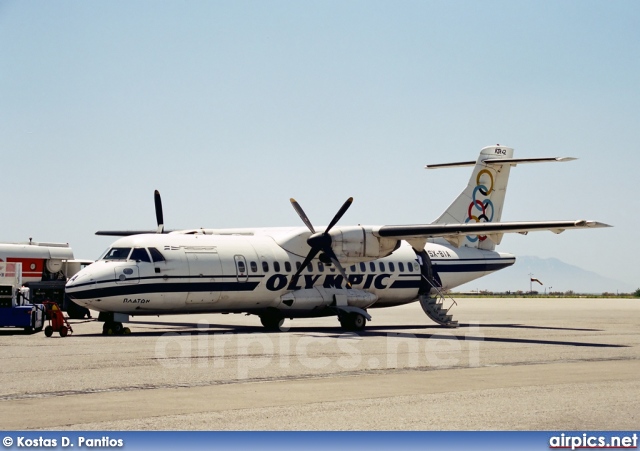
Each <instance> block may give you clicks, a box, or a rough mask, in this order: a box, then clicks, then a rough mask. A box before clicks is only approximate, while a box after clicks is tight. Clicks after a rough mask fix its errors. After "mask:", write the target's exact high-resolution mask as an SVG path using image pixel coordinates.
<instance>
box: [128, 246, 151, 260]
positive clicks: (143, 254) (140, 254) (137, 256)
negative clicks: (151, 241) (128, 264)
mask: <svg viewBox="0 0 640 451" xmlns="http://www.w3.org/2000/svg"><path fill="white" fill-rule="evenodd" d="M129 259H130V260H135V261H137V262H148V263H151V259H150V258H149V254H147V250H146V249H143V248H141V247H136V248H134V249H133V252H131V257H129Z"/></svg>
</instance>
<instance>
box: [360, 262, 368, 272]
mask: <svg viewBox="0 0 640 451" xmlns="http://www.w3.org/2000/svg"><path fill="white" fill-rule="evenodd" d="M366 270H367V265H365V264H364V263H362V262H361V263H360V271H361V272H365V271H366Z"/></svg>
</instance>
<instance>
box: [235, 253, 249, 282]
mask: <svg viewBox="0 0 640 451" xmlns="http://www.w3.org/2000/svg"><path fill="white" fill-rule="evenodd" d="M233 259H234V260H235V262H236V277H237V279H238V282H246V281H247V280H249V270H248V269H247V260H246V259H245V258H244V256H243V255H234V256H233Z"/></svg>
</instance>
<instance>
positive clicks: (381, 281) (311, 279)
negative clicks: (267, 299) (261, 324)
mask: <svg viewBox="0 0 640 451" xmlns="http://www.w3.org/2000/svg"><path fill="white" fill-rule="evenodd" d="M323 276H324V280H321V279H320V278H321V277H323ZM390 279H391V274H351V275H350V276H349V283H350V284H351V286H352V287H357V288H361V289H363V290H366V289H369V288H372V287H373V288H375V289H378V290H384V289H385V288H387V287H388V286H389V283H390ZM343 285H345V284H344V277H342V275H341V274H322V275H321V274H301V275H300V276H298V277H297V278H296V279H294V280H292V281H291V282H289V276H287V275H284V274H274V275H272V276H271V277H269V278H268V279H267V282H266V287H267V289H268V290H269V291H280V290H283V289H285V288H286V289H287V290H302V289H309V288H313V287H314V286H322V287H324V288H348V287H347V286H345V287H343Z"/></svg>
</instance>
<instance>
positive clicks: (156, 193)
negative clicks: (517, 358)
mask: <svg viewBox="0 0 640 451" xmlns="http://www.w3.org/2000/svg"><path fill="white" fill-rule="evenodd" d="M153 201H154V203H155V205H156V222H157V223H158V230H157V232H156V233H163V232H164V215H163V214H162V199H161V198H160V191H158V190H155V191H154V193H153Z"/></svg>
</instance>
